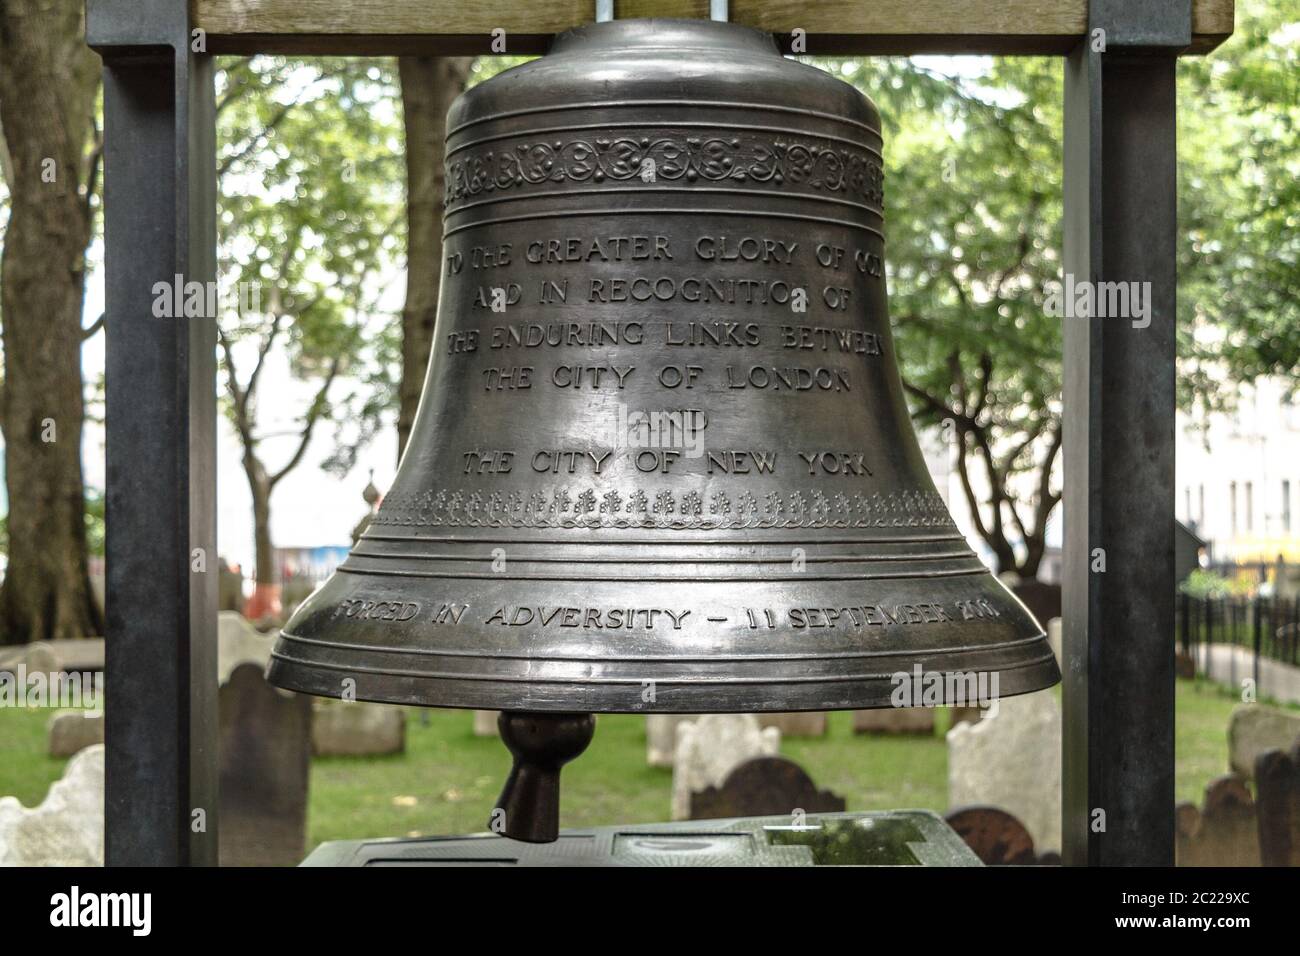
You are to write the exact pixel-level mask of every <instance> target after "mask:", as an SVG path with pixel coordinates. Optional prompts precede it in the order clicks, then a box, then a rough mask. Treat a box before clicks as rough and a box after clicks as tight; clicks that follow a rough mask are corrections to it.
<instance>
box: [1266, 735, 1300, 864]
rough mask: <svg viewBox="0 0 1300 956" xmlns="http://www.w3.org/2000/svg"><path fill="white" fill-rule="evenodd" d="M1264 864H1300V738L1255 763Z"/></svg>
mask: <svg viewBox="0 0 1300 956" xmlns="http://www.w3.org/2000/svg"><path fill="white" fill-rule="evenodd" d="M1255 788H1256V791H1257V792H1258V794H1259V799H1258V800H1257V801H1256V802H1255V808H1256V811H1257V813H1258V817H1259V861H1260V864H1261V865H1262V866H1300V741H1297V742H1296V743H1295V744H1294V745H1293V746H1292V747H1291V748H1290V749H1289V750H1270V751H1268V752H1266V753H1263V754H1260V756H1259V759H1258V760H1257V761H1256V763H1255Z"/></svg>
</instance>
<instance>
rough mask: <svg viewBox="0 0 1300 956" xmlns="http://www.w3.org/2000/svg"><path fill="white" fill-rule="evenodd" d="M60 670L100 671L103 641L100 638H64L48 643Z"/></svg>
mask: <svg viewBox="0 0 1300 956" xmlns="http://www.w3.org/2000/svg"><path fill="white" fill-rule="evenodd" d="M49 646H50V649H51V650H52V651H53V652H54V658H55V660H56V661H58V666H59V669H60V670H64V671H69V672H71V671H78V672H81V671H102V670H103V669H104V639H103V638H102V637H77V638H65V639H62V640H57V641H50V642H49Z"/></svg>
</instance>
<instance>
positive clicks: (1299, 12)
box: [1178, 0, 1300, 407]
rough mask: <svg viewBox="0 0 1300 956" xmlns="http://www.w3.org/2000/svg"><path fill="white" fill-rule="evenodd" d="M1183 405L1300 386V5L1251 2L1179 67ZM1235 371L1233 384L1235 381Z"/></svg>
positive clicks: (1283, 0)
mask: <svg viewBox="0 0 1300 956" xmlns="http://www.w3.org/2000/svg"><path fill="white" fill-rule="evenodd" d="M1178 92H1179V100H1180V106H1181V109H1180V111H1179V126H1178V140H1179V142H1178V147H1179V168H1178V174H1179V193H1178V206H1179V219H1180V223H1181V225H1182V235H1181V236H1180V245H1179V262H1178V270H1179V302H1178V308H1179V328H1180V332H1181V338H1180V349H1181V354H1182V356H1183V357H1184V362H1183V375H1182V381H1181V383H1180V384H1181V385H1182V388H1183V394H1182V396H1181V398H1182V402H1183V404H1185V405H1188V404H1199V405H1203V406H1205V407H1219V406H1221V405H1224V404H1231V401H1232V399H1233V398H1234V397H1235V396H1234V391H1235V390H1234V388H1232V387H1231V386H1232V385H1235V383H1237V382H1241V381H1250V380H1252V379H1254V378H1255V377H1256V376H1259V375H1279V376H1282V377H1283V379H1284V381H1288V382H1289V384H1290V386H1291V388H1292V389H1293V390H1294V389H1295V388H1296V387H1300V0H1280V2H1272V0H1243V2H1239V3H1238V4H1237V18H1236V30H1235V32H1234V34H1233V36H1232V37H1231V38H1230V39H1229V40H1228V41H1227V42H1226V43H1224V44H1223V46H1222V47H1220V48H1219V49H1218V50H1216V51H1214V53H1213V54H1211V55H1210V56H1209V57H1187V58H1184V59H1182V60H1181V61H1180V62H1179V90H1178ZM1224 371H1226V372H1227V374H1226V375H1225V374H1224Z"/></svg>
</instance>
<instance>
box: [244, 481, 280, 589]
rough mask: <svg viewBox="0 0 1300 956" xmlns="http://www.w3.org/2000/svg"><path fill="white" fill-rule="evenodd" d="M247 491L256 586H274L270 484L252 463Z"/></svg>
mask: <svg viewBox="0 0 1300 956" xmlns="http://www.w3.org/2000/svg"><path fill="white" fill-rule="evenodd" d="M248 490H249V492H250V493H251V494H252V497H253V547H254V552H255V557H256V562H257V564H256V568H255V573H256V581H257V583H258V584H275V583H277V582H276V573H275V571H276V568H275V546H274V545H273V544H272V543H271V483H270V481H268V480H267V477H266V470H265V469H264V468H263V467H262V466H261V464H260V463H254V465H253V466H252V468H251V470H249V473H248Z"/></svg>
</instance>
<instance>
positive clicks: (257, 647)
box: [217, 611, 275, 684]
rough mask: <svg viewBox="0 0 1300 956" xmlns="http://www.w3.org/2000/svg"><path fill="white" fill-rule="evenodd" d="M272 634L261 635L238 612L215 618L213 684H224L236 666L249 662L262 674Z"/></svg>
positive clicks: (269, 650)
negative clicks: (260, 669)
mask: <svg viewBox="0 0 1300 956" xmlns="http://www.w3.org/2000/svg"><path fill="white" fill-rule="evenodd" d="M274 643H275V634H274V632H271V633H263V632H262V631H259V630H258V629H257V628H255V627H253V625H252V622H250V621H249V620H248V618H246V617H244V615H242V614H240V613H239V612H238V611H222V612H221V613H220V614H218V615H217V682H218V683H220V684H224V683H225V682H226V681H227V680H229V679H230V674H231V672H232V671H233V670H234V669H235V668H236V667H238V666H239V665H240V664H243V663H246V662H251V663H254V664H257V665H258V666H259V667H261V668H262V670H263V671H265V670H266V665H267V664H268V663H269V662H270V660H271V645H272V644H274Z"/></svg>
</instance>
